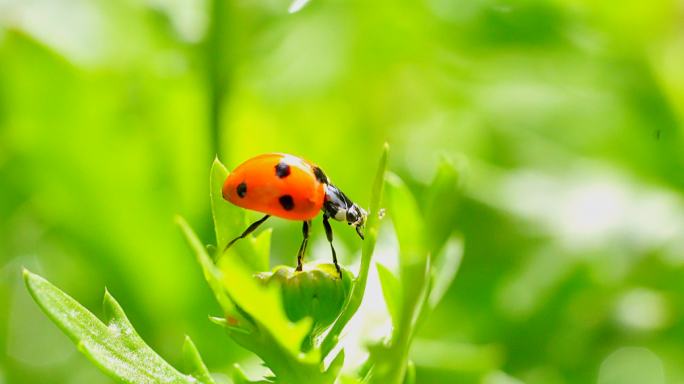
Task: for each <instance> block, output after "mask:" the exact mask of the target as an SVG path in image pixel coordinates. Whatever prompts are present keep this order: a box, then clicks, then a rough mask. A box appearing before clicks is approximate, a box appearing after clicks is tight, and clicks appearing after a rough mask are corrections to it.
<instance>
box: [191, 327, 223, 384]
mask: <svg viewBox="0 0 684 384" xmlns="http://www.w3.org/2000/svg"><path fill="white" fill-rule="evenodd" d="M183 364H184V366H185V372H187V373H188V374H189V375H190V376H192V377H194V378H195V379H197V381H199V382H200V383H202V384H216V382H215V381H214V379H213V378H212V377H211V375H210V374H209V370H208V369H207V366H206V365H204V362H203V361H202V358H201V357H200V355H199V352H198V351H197V347H195V343H193V342H192V340H190V337H188V336H185V342H184V343H183Z"/></svg>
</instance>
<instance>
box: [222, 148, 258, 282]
mask: <svg viewBox="0 0 684 384" xmlns="http://www.w3.org/2000/svg"><path fill="white" fill-rule="evenodd" d="M229 174H230V172H228V170H227V169H226V167H224V166H223V164H221V162H220V161H219V159H218V158H216V159H215V160H214V163H213V165H212V166H211V174H210V176H209V194H210V196H211V211H212V215H213V217H214V228H215V231H216V244H217V250H216V251H217V252H219V253H221V252H223V250H224V249H225V248H226V245H227V244H228V242H230V241H231V240H233V239H234V238H236V237H238V236H240V234H242V232H244V231H245V229H247V227H248V226H249V223H248V221H247V211H246V210H244V209H242V208H240V207H236V206H235V205H233V204H231V203H229V202H227V201H226V200H225V199H224V198H223V183H224V182H225V181H226V178H228V175H229ZM270 245H271V230H270V229H268V230H265V231H263V232H262V233H261V234H259V235H258V236H257V237H256V238H255V237H254V236H252V235H248V236H246V237H245V238H244V239H240V240H239V241H237V242H236V243H235V244H234V245H233V246H232V247H231V248H230V249H229V250H228V252H226V254H225V255H223V256H222V257H221V258H223V257H239V258H240V259H242V261H243V262H244V263H245V264H246V265H248V266H249V267H250V269H251V270H252V271H266V270H268V264H269V248H270Z"/></svg>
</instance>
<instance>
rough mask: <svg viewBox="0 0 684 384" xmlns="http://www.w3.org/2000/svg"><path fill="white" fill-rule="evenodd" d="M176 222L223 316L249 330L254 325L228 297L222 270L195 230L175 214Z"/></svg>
mask: <svg viewBox="0 0 684 384" xmlns="http://www.w3.org/2000/svg"><path fill="white" fill-rule="evenodd" d="M176 224H178V226H179V227H180V228H181V230H182V231H183V235H185V240H186V241H187V242H188V245H189V246H190V248H191V249H192V250H193V251H194V252H195V258H196V259H197V262H198V263H199V264H200V265H201V266H202V271H203V272H204V278H205V279H206V280H207V283H209V287H210V288H211V290H212V291H213V292H214V297H216V301H218V303H219V305H220V306H221V309H223V313H224V314H225V316H226V317H231V318H233V319H235V320H236V323H237V324H236V325H239V326H240V327H241V328H243V329H245V330H246V331H248V332H249V331H251V330H253V329H254V327H253V325H252V324H251V322H250V321H249V320H248V319H246V318H245V317H244V316H243V315H242V314H241V313H240V311H238V309H237V308H236V307H235V304H234V303H233V301H232V300H231V299H230V298H229V297H228V294H227V293H226V291H225V289H224V288H223V283H222V280H223V272H222V271H221V270H220V269H218V268H216V266H215V265H214V262H213V261H212V260H211V258H210V257H209V254H208V253H207V251H206V249H205V247H204V246H202V242H201V241H200V240H199V238H197V235H196V234H195V232H194V231H193V230H192V228H190V226H189V225H188V223H187V222H186V221H185V219H183V218H182V217H180V216H176Z"/></svg>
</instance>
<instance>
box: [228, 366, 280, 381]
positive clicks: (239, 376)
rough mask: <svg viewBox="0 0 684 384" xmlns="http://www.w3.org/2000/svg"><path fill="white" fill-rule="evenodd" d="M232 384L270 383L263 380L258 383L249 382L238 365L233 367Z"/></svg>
mask: <svg viewBox="0 0 684 384" xmlns="http://www.w3.org/2000/svg"><path fill="white" fill-rule="evenodd" d="M233 383H235V384H262V383H263V384H271V383H272V382H270V381H265V380H259V381H251V380H249V379H248V378H247V375H245V372H244V371H243V370H242V368H240V365H239V364H235V365H234V366H233Z"/></svg>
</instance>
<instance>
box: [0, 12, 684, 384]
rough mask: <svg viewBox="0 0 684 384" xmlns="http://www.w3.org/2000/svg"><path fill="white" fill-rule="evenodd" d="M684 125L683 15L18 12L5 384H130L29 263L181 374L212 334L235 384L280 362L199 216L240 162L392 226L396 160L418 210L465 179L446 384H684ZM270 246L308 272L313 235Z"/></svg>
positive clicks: (10, 60)
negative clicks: (235, 375) (240, 315)
mask: <svg viewBox="0 0 684 384" xmlns="http://www.w3.org/2000/svg"><path fill="white" fill-rule="evenodd" d="M683 119H684V3H683V2H682V1H674V0H673V1H652V2H645V1H634V0H627V1H623V2H617V3H616V2H612V1H589V0H584V1H582V0H579V1H564V0H556V1H552V0H550V1H540V0H508V1H507V0H415V1H387V0H375V1H362V0H341V1H331V0H311V1H310V2H309V3H307V2H306V0H297V1H295V2H294V3H291V2H290V1H285V0H257V1H250V0H221V1H218V2H216V3H211V2H210V1H207V0H172V1H161V0H143V1H136V0H126V1H115V2H111V1H104V0H0V383H74V384H76V383H111V382H112V381H111V379H109V378H107V377H106V376H105V375H104V374H102V373H100V372H99V371H97V369H96V368H94V367H93V366H92V365H91V364H90V363H89V362H88V361H87V359H86V358H85V357H83V356H82V355H81V354H79V353H78V352H77V350H76V348H75V346H74V345H73V344H72V343H71V342H70V341H69V340H68V339H67V337H66V336H64V335H63V334H62V333H61V332H60V331H59V330H58V329H57V327H56V326H54V325H53V324H52V323H51V322H50V321H49V320H48V319H47V317H46V316H45V315H43V314H42V312H41V311H40V310H39V309H38V307H37V306H36V304H35V303H34V302H33V300H31V298H30V297H29V295H28V293H27V292H26V289H25V287H24V285H23V281H22V279H21V273H20V268H21V266H26V267H27V268H29V269H31V270H32V271H34V272H37V273H40V274H42V275H43V276H45V277H46V278H47V279H49V280H50V281H52V282H53V283H54V284H55V285H57V286H58V287H60V288H61V289H63V290H64V291H65V292H67V293H68V294H70V295H72V296H73V297H74V298H76V299H77V300H79V301H80V302H81V303H83V304H84V305H85V306H86V307H87V308H89V309H91V310H92V311H94V313H96V314H98V315H101V313H102V311H101V300H102V297H103V292H104V287H105V286H106V287H107V288H108V289H109V291H110V292H111V293H112V294H113V295H114V296H115V297H116V298H117V299H118V301H119V302H120V303H121V305H122V306H123V307H124V309H125V310H126V312H127V313H128V316H129V318H130V319H131V321H132V323H133V325H134V326H135V327H136V328H137V329H138V331H139V333H140V334H141V336H142V337H143V338H144V339H145V340H146V341H147V342H148V344H150V346H152V348H153V349H155V350H156V351H158V352H159V353H160V354H161V355H162V356H163V357H164V358H165V359H167V360H168V361H169V362H171V363H172V364H174V365H175V366H179V362H180V351H181V345H182V342H183V335H184V334H188V335H189V336H191V337H192V339H193V340H194V341H195V343H196V344H197V346H198V348H199V350H200V352H201V354H202V356H203V357H204V360H205V362H206V363H207V365H208V366H209V368H210V370H211V371H212V372H215V373H216V374H217V377H218V378H219V380H222V382H223V383H228V382H229V381H228V379H227V376H222V375H228V374H229V373H230V370H231V364H232V363H234V362H238V361H239V362H241V363H242V364H243V365H246V366H248V367H249V366H250V364H251V365H252V366H255V365H257V364H258V361H255V360H254V358H253V357H250V355H249V354H248V353H246V352H245V351H244V350H242V349H241V348H239V347H238V346H236V345H235V344H234V343H232V342H231V341H230V340H229V339H228V337H227V336H226V335H225V334H224V333H223V331H222V330H221V329H220V327H217V326H214V325H213V324H211V323H210V322H209V321H208V319H207V315H208V314H213V315H216V314H218V313H220V309H219V307H218V305H217V304H216V303H215V302H214V299H213V297H212V294H211V293H210V290H209V289H208V287H207V285H206V283H205V282H204V280H203V278H202V274H201V272H200V269H199V266H197V265H196V263H195V261H194V258H193V255H192V254H191V252H190V251H189V249H188V248H187V247H186V245H185V244H184V242H183V239H182V237H181V235H180V233H179V231H178V229H177V228H176V227H175V226H174V224H173V216H174V215H175V214H181V215H183V216H184V217H186V218H187V219H188V221H189V222H190V223H191V225H193V226H194V227H195V229H196V230H198V232H199V235H200V237H201V238H202V239H203V240H204V241H205V242H207V243H209V242H211V241H212V236H213V232H212V231H213V228H212V224H211V216H210V204H209V196H208V176H209V169H210V167H211V163H212V160H213V158H214V156H215V155H216V154H217V153H218V156H219V158H220V159H221V160H222V162H223V163H224V164H226V165H227V167H228V168H229V169H233V168H235V167H236V166H237V165H239V164H240V163H241V162H242V161H244V160H246V159H248V158H250V157H251V156H254V155H257V154H260V153H265V152H272V151H279V152H290V153H294V154H298V155H301V156H303V157H305V158H307V159H310V160H311V161H313V162H315V163H317V164H319V165H320V166H321V167H323V169H325V170H326V172H327V173H328V174H329V175H330V177H331V179H332V180H333V181H334V182H335V184H337V185H338V186H339V187H340V188H341V189H342V190H344V191H345V192H346V193H347V194H348V195H349V196H350V197H351V198H352V199H354V200H355V201H357V202H359V203H360V204H361V205H362V206H367V205H368V199H369V194H370V186H371V182H372V177H373V175H374V172H375V167H376V164H377V160H378V158H379V154H380V149H381V145H382V143H383V142H384V141H385V140H388V141H389V142H390V144H391V154H390V169H391V170H392V171H393V172H395V173H397V174H398V175H400V176H401V177H402V178H403V179H405V180H406V182H407V183H408V184H409V185H410V187H411V188H412V190H413V191H414V192H415V194H416V195H417V196H418V197H420V196H421V193H422V191H423V189H424V186H425V185H426V183H429V182H430V181H431V179H432V177H433V176H434V174H435V171H436V169H437V166H438V162H439V159H440V157H441V156H445V155H446V156H448V157H451V158H453V159H455V161H456V162H457V163H458V164H459V166H460V167H462V168H463V169H464V170H465V171H464V174H463V178H462V193H456V192H455V193H454V197H453V198H454V201H452V202H448V203H454V202H457V203H458V207H459V208H458V209H459V211H458V215H457V219H454V220H449V221H448V225H450V226H451V229H453V230H454V231H457V232H460V233H462V234H463V235H464V239H465V251H464V255H463V261H462V265H461V269H460V271H459V273H458V275H457V277H456V280H455V282H454V284H453V285H452V286H451V288H450V290H449V292H448V293H447V296H446V297H445V299H444V300H443V302H442V303H441V304H440V305H439V307H438V308H437V310H436V311H435V313H434V314H433V316H432V317H431V319H430V320H429V321H428V323H427V324H426V326H425V327H424V328H423V329H422V330H421V332H420V334H419V335H418V338H417V340H416V343H415V345H414V349H413V353H412V357H413V359H414V361H415V362H416V365H417V378H418V382H419V383H421V384H424V383H483V384H515V383H520V382H524V383H529V384H535V383H539V384H541V383H549V384H562V383H567V384H570V383H600V384H608V383H611V384H612V383H615V384H618V383H620V384H630V383H635V384H636V383H649V384H650V383H653V384H664V383H682V382H684V325H683V324H682V316H684V298H683V296H682V293H683V292H684V196H683V193H684V145H683V144H684V142H683V140H682V127H683V124H682V123H683ZM446 203H447V202H445V204H446ZM257 217H258V215H255V216H253V218H257ZM269 225H270V226H272V227H274V232H273V245H272V254H273V260H272V261H273V263H287V264H289V265H293V263H294V255H295V254H296V250H297V248H298V246H299V243H300V241H301V228H300V225H299V224H296V223H292V222H286V221H284V220H273V221H269ZM333 226H334V228H333V230H334V231H335V236H336V237H335V239H336V240H335V241H336V247H337V249H338V254H339V256H340V258H341V259H342V261H343V262H344V263H345V264H348V265H353V264H354V261H355V260H356V259H355V257H357V256H358V251H359V249H360V246H361V242H360V240H359V239H358V238H357V237H356V234H355V233H354V231H351V230H348V229H345V227H346V226H342V225H341V224H339V223H338V224H337V225H336V224H333ZM313 236H314V241H313V243H314V246H313V247H312V248H311V249H312V256H310V257H311V258H323V259H327V258H329V253H328V252H329V250H328V248H327V244H326V242H325V239H324V235H323V231H322V228H321V226H320V224H317V225H316V227H315V228H314V233H313ZM383 236H384V240H383ZM392 241H393V240H392V231H391V222H390V221H389V220H385V221H384V223H383V227H382V228H381V242H380V243H379V247H380V248H379V250H381V251H382V250H383V248H382V244H383V242H384V244H389V245H386V246H385V247H386V248H385V249H390V248H391V244H392ZM390 250H391V249H390ZM381 253H382V252H381ZM390 253H391V252H390ZM380 257H382V255H381V256H380ZM372 286H373V285H371V287H372ZM375 287H376V288H377V285H376V286H375ZM379 328H380V329H382V327H379ZM245 359H246V360H245Z"/></svg>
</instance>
